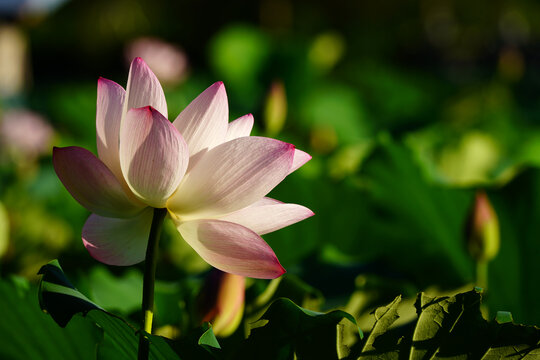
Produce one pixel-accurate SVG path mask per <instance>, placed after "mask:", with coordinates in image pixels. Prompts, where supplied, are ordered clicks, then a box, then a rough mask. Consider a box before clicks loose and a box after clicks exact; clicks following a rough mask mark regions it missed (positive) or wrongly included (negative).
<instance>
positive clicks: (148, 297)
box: [138, 209, 167, 360]
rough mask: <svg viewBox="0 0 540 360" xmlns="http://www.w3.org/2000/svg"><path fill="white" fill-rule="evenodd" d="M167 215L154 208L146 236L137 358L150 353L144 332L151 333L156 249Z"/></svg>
mask: <svg viewBox="0 0 540 360" xmlns="http://www.w3.org/2000/svg"><path fill="white" fill-rule="evenodd" d="M165 215H167V209H154V216H153V218H152V226H151V228H150V235H149V236H148V247H147V248H146V257H145V261H144V278H143V297H142V312H143V327H142V330H144V332H143V331H141V332H140V335H139V356H138V359H139V360H147V359H148V356H149V353H150V343H149V341H148V337H147V336H146V335H145V333H148V334H151V333H152V321H153V318H154V283H155V280H156V263H157V250H158V244H159V237H160V235H161V229H162V228H163V221H164V220H165Z"/></svg>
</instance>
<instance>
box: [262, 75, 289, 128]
mask: <svg viewBox="0 0 540 360" xmlns="http://www.w3.org/2000/svg"><path fill="white" fill-rule="evenodd" d="M286 118H287V97H286V95H285V87H284V86H283V82H281V81H274V82H273V83H272V86H271V88H270V91H269V93H268V96H267V98H266V104H265V106H264V123H265V125H266V132H267V133H268V134H269V135H271V136H272V135H276V134H277V133H279V132H280V131H281V129H282V128H283V125H285V119H286Z"/></svg>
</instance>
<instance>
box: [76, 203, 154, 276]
mask: <svg viewBox="0 0 540 360" xmlns="http://www.w3.org/2000/svg"><path fill="white" fill-rule="evenodd" d="M152 215H153V209H152V208H147V209H146V210H144V211H143V212H142V213H141V214H139V215H137V216H135V217H133V218H130V219H114V218H108V217H102V216H98V215H95V214H92V215H90V217H89V218H88V220H86V223H85V224H84V227H83V230H82V240H83V244H84V246H85V247H86V249H87V250H88V252H89V253H90V255H92V257H93V258H94V259H96V260H98V261H101V262H102V263H105V264H109V265H119V266H128V265H133V264H137V263H139V262H141V261H143V260H144V257H145V255H146V246H147V244H148V235H149V234H150V226H151V225H152Z"/></svg>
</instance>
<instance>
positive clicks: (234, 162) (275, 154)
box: [167, 136, 294, 220]
mask: <svg viewBox="0 0 540 360" xmlns="http://www.w3.org/2000/svg"><path fill="white" fill-rule="evenodd" d="M293 155H294V146H293V145H291V144H287V143H284V142H282V141H278V140H274V139H269V138H263V137H256V136H248V137H241V138H238V139H234V140H231V141H229V142H226V143H223V144H221V145H219V146H216V147H215V148H213V149H212V150H210V151H208V153H206V154H205V155H204V156H203V157H202V158H201V159H200V160H199V162H198V163H197V164H196V165H195V166H194V167H193V169H191V170H190V171H189V172H188V173H187V174H186V176H185V180H184V181H182V183H181V184H180V186H179V187H178V191H177V192H176V193H175V194H174V195H173V196H172V197H171V199H169V202H168V203H167V207H168V208H169V209H170V210H171V211H172V212H174V213H175V214H177V215H178V216H180V217H182V219H184V220H188V219H190V220H191V219H195V218H201V217H208V216H216V215H223V214H227V213H230V212H232V211H235V210H239V209H242V208H244V207H246V206H248V205H250V204H252V203H254V202H256V201H258V200H260V199H261V198H262V197H263V196H265V195H266V194H268V193H269V192H270V190H272V189H273V188H274V187H275V186H276V185H277V184H279V183H280V182H281V180H283V179H284V178H285V176H286V175H287V173H288V171H289V168H290V167H291V164H292V158H293Z"/></svg>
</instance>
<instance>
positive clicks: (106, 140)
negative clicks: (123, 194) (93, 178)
mask: <svg viewBox="0 0 540 360" xmlns="http://www.w3.org/2000/svg"><path fill="white" fill-rule="evenodd" d="M125 96H126V91H125V90H124V88H123V87H121V86H120V85H118V84H117V83H115V82H114V81H111V80H107V79H104V78H100V79H99V80H98V91H97V107H96V140H97V151H98V155H99V158H100V159H101V161H103V162H104V163H105V165H107V167H108V168H109V169H110V170H111V171H112V172H113V174H114V175H116V177H117V178H118V179H119V180H120V181H123V178H122V170H121V169H120V160H119V159H118V137H119V136H120V120H121V119H122V110H123V107H124V99H125Z"/></svg>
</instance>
